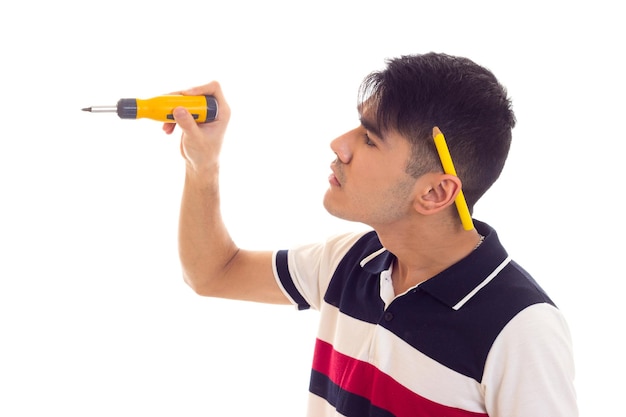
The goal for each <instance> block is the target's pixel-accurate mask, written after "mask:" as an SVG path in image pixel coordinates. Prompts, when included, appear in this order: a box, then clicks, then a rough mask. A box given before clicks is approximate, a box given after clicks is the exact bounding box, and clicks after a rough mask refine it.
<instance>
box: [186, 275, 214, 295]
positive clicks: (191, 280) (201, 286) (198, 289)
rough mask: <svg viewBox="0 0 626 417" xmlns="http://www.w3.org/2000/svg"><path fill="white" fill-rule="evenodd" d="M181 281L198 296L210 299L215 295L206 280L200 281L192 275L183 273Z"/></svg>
mask: <svg viewBox="0 0 626 417" xmlns="http://www.w3.org/2000/svg"><path fill="white" fill-rule="evenodd" d="M183 280H184V282H185V284H187V285H188V286H189V288H191V289H192V290H193V291H194V292H195V293H196V294H198V295H201V296H203V297H211V296H214V295H215V292H214V291H213V290H212V289H211V288H212V287H211V285H210V282H209V280H207V279H200V278H199V277H198V276H196V275H194V274H191V273H189V272H187V271H183Z"/></svg>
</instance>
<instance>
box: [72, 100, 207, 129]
mask: <svg viewBox="0 0 626 417" xmlns="http://www.w3.org/2000/svg"><path fill="white" fill-rule="evenodd" d="M176 107H184V108H186V109H187V110H189V113H191V115H192V116H193V118H194V119H196V122H197V123H207V122H212V121H213V120H215V118H216V117H217V111H218V109H217V100H216V99H215V97H213V96H182V95H164V96H158V97H153V98H149V99H138V98H122V99H120V100H119V101H118V102H117V104H116V105H114V106H92V107H85V108H84V109H82V110H83V111H88V112H91V113H117V115H118V116H119V117H120V119H141V118H147V119H152V120H157V121H159V122H174V115H173V114H172V112H173V111H174V108H176Z"/></svg>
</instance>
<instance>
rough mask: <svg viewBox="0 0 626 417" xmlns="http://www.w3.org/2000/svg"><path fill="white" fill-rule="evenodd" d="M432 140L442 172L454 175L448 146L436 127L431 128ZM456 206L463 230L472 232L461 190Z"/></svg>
mask: <svg viewBox="0 0 626 417" xmlns="http://www.w3.org/2000/svg"><path fill="white" fill-rule="evenodd" d="M433 140H434V141H435V146H436V147H437V153H438V154H439V159H440V160H441V165H442V166H443V172H445V173H446V174H450V175H454V176H457V175H456V170H455V169H454V164H453V163H452V156H450V150H449V149H448V144H447V143H446V139H445V138H444V136H443V133H441V130H439V128H438V127H436V126H435V127H434V128H433ZM454 203H455V204H456V209H457V211H458V212H459V216H460V217H461V223H462V224H463V228H464V229H465V230H472V229H473V228H474V222H473V221H472V215H471V214H470V212H469V208H468V207H467V201H465V196H464V195H463V190H461V191H459V194H458V195H457V196H456V199H455V200H454Z"/></svg>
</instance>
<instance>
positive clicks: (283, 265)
mask: <svg viewBox="0 0 626 417" xmlns="http://www.w3.org/2000/svg"><path fill="white" fill-rule="evenodd" d="M276 271H277V272H278V278H279V279H280V282H281V284H283V288H285V290H286V291H287V293H288V294H289V296H290V297H291V298H292V299H293V300H294V301H295V302H296V304H297V305H298V310H306V309H308V308H310V307H311V306H310V305H309V303H307V302H306V300H305V299H304V297H303V296H302V294H300V292H299V291H298V289H297V288H296V286H295V285H294V283H293V279H292V278H291V274H290V273H289V267H288V265H287V251H286V250H281V251H278V252H277V253H276Z"/></svg>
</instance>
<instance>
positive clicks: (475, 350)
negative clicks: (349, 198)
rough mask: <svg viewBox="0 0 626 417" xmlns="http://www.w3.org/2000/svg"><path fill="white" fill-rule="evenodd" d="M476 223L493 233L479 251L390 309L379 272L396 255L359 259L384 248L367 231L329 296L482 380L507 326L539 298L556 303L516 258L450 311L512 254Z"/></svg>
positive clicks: (347, 310) (356, 315)
mask: <svg viewBox="0 0 626 417" xmlns="http://www.w3.org/2000/svg"><path fill="white" fill-rule="evenodd" d="M476 224H477V226H479V227H481V233H483V234H484V235H486V236H487V238H486V239H485V241H484V242H483V244H482V245H481V247H480V248H478V250H476V251H475V252H474V253H472V254H471V255H470V256H468V257H467V258H465V259H463V260H462V261H460V262H459V263H458V264H456V265H454V266H453V267H452V268H450V269H448V270H446V271H444V272H442V273H441V274H439V275H437V276H435V277H433V278H432V279H430V280H428V281H426V282H425V283H424V284H422V285H420V286H419V287H417V288H416V289H414V290H412V291H410V292H409V293H407V294H405V295H404V296H403V297H398V298H396V299H395V300H394V301H393V303H391V304H390V306H389V307H388V308H387V310H385V306H384V303H383V302H382V300H381V298H380V270H381V269H383V268H385V267H388V266H389V263H390V262H391V260H392V258H389V257H388V256H387V255H386V254H385V253H383V254H381V255H379V257H378V258H376V259H373V260H371V261H370V264H368V265H367V266H368V267H367V268H362V267H361V266H360V264H359V263H360V261H361V260H363V259H364V258H365V257H367V256H369V255H371V254H372V253H374V252H375V251H376V250H377V249H379V248H380V247H381V244H380V241H379V239H378V237H377V235H376V234H375V233H369V234H366V235H364V236H363V238H361V239H360V240H359V241H358V242H356V243H355V244H354V246H353V247H352V248H351V249H350V250H349V251H348V253H347V254H346V256H345V257H344V258H343V259H342V260H341V262H340V263H339V265H338V267H337V269H336V271H335V273H334V274H333V278H332V280H331V282H330V284H329V287H328V290H327V292H326V294H325V296H324V300H325V301H326V302H327V303H328V304H331V305H333V306H335V307H337V308H338V309H339V310H340V311H341V312H342V313H343V314H346V315H348V316H351V317H354V318H356V319H358V320H362V321H365V322H368V323H372V324H379V325H381V326H383V327H385V328H387V329H388V330H390V331H391V332H392V333H394V334H395V335H396V336H398V337H399V338H401V339H402V340H404V341H405V342H407V343H408V344H410V345H411V346H413V347H414V348H415V349H417V350H419V351H420V352H422V353H424V354H425V355H427V356H429V357H430V358H432V359H434V360H436V361H437V362H439V363H441V364H443V365H445V366H446V367H448V368H450V369H452V370H454V371H456V372H459V373H461V374H463V375H466V376H468V377H471V378H473V379H475V380H476V381H480V380H481V378H482V374H483V370H484V366H485V361H486V358H487V355H488V353H489V350H490V349H491V346H492V345H493V342H494V341H495V339H496V338H497V336H498V334H499V333H500V332H501V331H502V329H503V328H504V326H506V325H507V323H508V322H509V321H510V320H511V319H512V318H513V317H515V315H517V314H518V313H519V312H520V311H522V310H523V309H525V308H527V307H529V306H531V305H533V304H537V303H548V304H553V303H552V301H551V300H550V299H549V298H548V296H547V295H546V294H545V293H544V291H543V290H542V289H541V288H540V287H539V286H538V285H537V283H536V282H535V281H534V280H533V279H532V277H531V276H530V275H529V274H528V273H527V272H526V271H524V270H523V269H522V268H521V267H520V266H519V265H517V264H516V263H515V262H511V263H509V265H507V266H506V267H505V268H504V269H503V270H502V271H500V273H499V274H498V276H497V277H496V278H494V279H493V280H492V281H491V282H490V283H489V284H488V285H486V286H485V287H484V288H482V289H481V290H480V291H479V292H478V293H477V294H476V295H475V296H474V297H472V298H471V299H470V300H469V301H468V302H467V303H466V304H465V305H464V306H463V307H462V308H461V309H460V310H458V311H456V310H453V309H452V307H451V306H452V305H454V304H455V303H456V302H458V301H459V300H460V298H461V297H462V296H464V295H466V294H467V292H469V291H470V290H471V289H472V288H474V287H476V285H478V284H479V283H480V282H482V281H483V280H484V279H485V278H486V277H487V275H488V274H490V273H491V272H492V271H493V270H494V269H495V268H496V267H497V266H498V265H499V264H500V263H501V262H502V260H503V259H504V258H505V257H506V251H505V250H504V248H503V247H502V246H501V244H500V242H499V240H498V237H497V235H496V234H495V231H493V229H491V228H489V227H488V226H487V225H484V224H482V223H478V222H476ZM383 259H384V261H383ZM373 265H376V268H373V267H372V266H373ZM468 282H469V283H471V284H468ZM460 289H461V290H462V291H460Z"/></svg>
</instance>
